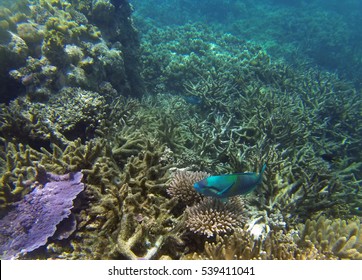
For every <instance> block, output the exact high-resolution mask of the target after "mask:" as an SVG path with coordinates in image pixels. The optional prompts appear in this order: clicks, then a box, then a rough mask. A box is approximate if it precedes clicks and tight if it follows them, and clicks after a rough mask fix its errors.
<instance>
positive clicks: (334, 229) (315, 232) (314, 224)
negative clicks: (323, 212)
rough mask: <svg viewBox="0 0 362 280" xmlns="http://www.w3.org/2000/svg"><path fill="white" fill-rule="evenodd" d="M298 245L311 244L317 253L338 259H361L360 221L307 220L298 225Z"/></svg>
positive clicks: (361, 237)
mask: <svg viewBox="0 0 362 280" xmlns="http://www.w3.org/2000/svg"><path fill="white" fill-rule="evenodd" d="M299 229H300V240H298V243H297V244H299V245H301V246H306V245H308V244H310V243H311V244H313V245H314V246H315V247H316V248H317V249H318V251H319V252H321V253H323V254H324V255H326V256H336V257H338V258H339V259H359V260H360V259H362V231H361V222H360V220H352V221H345V220H341V219H335V220H329V219H327V218H326V217H325V216H320V217H319V218H318V220H307V222H306V223H305V225H300V226H299Z"/></svg>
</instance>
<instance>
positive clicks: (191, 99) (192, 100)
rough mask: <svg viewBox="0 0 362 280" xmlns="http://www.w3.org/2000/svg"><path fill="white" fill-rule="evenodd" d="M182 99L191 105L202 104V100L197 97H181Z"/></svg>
mask: <svg viewBox="0 0 362 280" xmlns="http://www.w3.org/2000/svg"><path fill="white" fill-rule="evenodd" d="M182 98H183V99H184V100H185V101H186V102H187V103H190V104H192V105H200V104H201V103H202V99H201V98H200V97H197V96H182Z"/></svg>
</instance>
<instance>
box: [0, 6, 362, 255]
mask: <svg viewBox="0 0 362 280" xmlns="http://www.w3.org/2000/svg"><path fill="white" fill-rule="evenodd" d="M35 2H36V3H37V5H29V9H28V10H24V11H22V12H21V14H19V15H17V16H15V15H16V14H15V12H14V11H13V10H12V9H10V8H9V9H7V10H3V11H2V12H1V14H0V15H1V18H0V19H1V21H0V22H1V28H2V29H0V30H1V31H0V32H2V33H3V35H6V36H3V37H2V38H4V39H8V40H10V39H11V38H12V37H11V36H10V35H11V34H14V36H16V37H13V39H14V40H15V39H17V40H18V41H17V42H18V43H19V44H18V45H17V46H18V47H24V49H21V48H18V49H17V51H19V52H18V53H17V54H21V55H22V57H21V58H22V59H20V60H19V62H20V65H16V66H14V65H13V64H12V63H13V62H11V61H10V62H9V64H8V65H12V68H11V69H12V71H10V68H9V69H8V68H6V69H5V70H4V73H5V74H6V80H4V83H6V84H7V85H8V86H10V84H9V83H8V82H9V79H11V81H12V82H15V84H16V86H17V88H16V87H15V89H16V90H15V91H14V95H10V94H7V95H6V96H7V97H9V99H6V100H2V101H4V102H5V103H6V104H1V105H0V106H1V107H0V210H1V215H2V216H6V215H7V214H9V213H11V211H12V209H13V207H16V205H19V204H20V203H21V201H24V199H27V198H28V197H29V196H31V195H32V194H33V189H32V187H31V186H30V185H29V184H28V183H27V182H32V181H34V180H35V177H36V171H37V169H38V168H39V167H40V166H43V167H44V168H45V170H47V172H51V173H55V174H66V173H69V172H79V171H81V172H82V174H83V181H84V184H85V185H86V189H85V190H84V191H83V192H82V193H81V194H80V195H79V197H78V198H79V202H80V203H79V205H77V207H75V209H74V211H72V215H70V218H69V219H70V220H69V221H68V226H69V228H64V229H63V231H62V232H59V233H57V234H56V235H53V238H48V237H49V236H48V237H47V240H45V241H44V242H41V243H42V245H45V246H40V245H39V246H40V247H39V248H37V249H35V248H34V250H33V251H32V252H31V253H30V252H29V253H28V254H26V255H17V257H19V258H28V259H29V258H41V259H190V258H191V259H199V258H202V259H344V258H352V259H358V258H360V254H361V245H360V233H359V228H360V222H359V220H358V219H360V216H361V213H362V212H361V209H360V205H361V200H362V197H361V183H362V177H361V168H362V165H361V163H360V159H361V157H362V154H361V151H362V149H361V148H362V146H361V143H362V141H361V135H362V127H361V125H360V123H359V122H357V121H356V120H359V119H360V118H361V112H362V102H361V99H360V92H359V91H358V90H356V89H355V88H354V87H353V85H352V84H350V83H348V82H346V81H342V80H340V79H339V78H338V77H337V76H336V75H335V74H332V73H328V72H323V71H320V70H317V69H313V68H306V67H291V66H288V65H286V64H283V63H280V62H277V61H274V60H272V59H271V57H270V56H269V55H268V53H267V52H266V51H265V49H264V48H263V47H261V46H260V45H257V44H255V43H252V42H245V41H243V40H240V39H238V38H237V37H235V36H232V35H231V34H220V33H216V32H212V31H211V29H209V28H206V27H204V26H203V25H202V24H187V25H185V26H178V27H174V28H164V29H157V28H155V29H152V30H150V31H149V32H148V33H147V34H145V36H144V37H143V42H142V48H141V51H142V57H141V58H142V62H143V66H144V67H143V70H142V72H141V71H140V69H139V68H138V66H139V65H138V61H137V59H135V60H133V58H137V57H138V44H139V42H138V38H137V36H136V33H135V32H136V31H135V29H134V28H133V24H132V20H131V19H130V17H129V16H130V13H131V8H130V5H128V3H127V2H126V1H107V0H100V1H92V2H91V1H77V0H74V1H70V2H66V1H47V0H42V1H39V2H37V1H35ZM35 2H34V3H35ZM95 13H97V14H95ZM98 13H99V14H98ZM104 14H108V15H110V17H105V16H103V15H104ZM113 14H117V15H119V17H112V15H113ZM101 15H102V16H101ZM13 17H14V19H13ZM29 34H33V35H32V36H31V37H30V36H28V35H29ZM8 43H9V41H6V40H4V41H1V48H2V49H1V50H2V51H4V53H5V52H8V53H9V52H10V50H11V48H10V46H9V45H8ZM20 43H21V44H20ZM14 46H15V45H14ZM26 48H27V50H26ZM20 50H24V52H21V51H20ZM25 50H26V52H25ZM25 53H26V55H25ZM1 59H6V58H1ZM4 61H5V60H4ZM4 65H5V64H4ZM1 70H2V71H3V67H2V69H1ZM9 71H10V72H9ZM8 74H9V75H8ZM140 74H142V76H143V78H144V80H145V85H146V87H147V92H148V94H144V95H143V96H142V98H138V99H134V98H130V96H134V97H136V96H137V97H139V96H140V95H141V93H143V92H144V91H142V90H141V87H142V83H138V81H139V80H138V79H139V78H140V77H139V75H140ZM2 77H3V76H2ZM4 77H5V76H4ZM4 79H5V78H4ZM7 90H8V89H7ZM4 92H5V91H4ZM19 95H21V96H19ZM1 96H2V95H1ZM13 99H14V100H13ZM326 155H328V156H326ZM263 163H266V164H267V166H268V167H267V170H266V172H265V180H263V183H262V184H261V185H260V186H258V187H257V188H256V190H255V191H254V192H253V193H251V194H249V195H247V196H245V197H243V198H242V201H240V200H239V199H240V198H235V199H232V200H229V201H219V200H215V199H209V198H202V197H201V196H200V195H199V194H198V193H196V192H195V190H194V189H193V184H194V182H195V181H198V180H200V179H203V178H204V177H206V176H207V175H208V174H212V175H214V174H224V173H238V172H247V171H250V172H255V171H256V172H257V171H259V169H260V166H262V164H263ZM175 170H176V171H175ZM76 174H78V173H76ZM321 215H324V216H325V217H326V218H319V217H320V216H321ZM60 216H61V215H60ZM75 220H76V221H77V224H74V223H73V222H74V221H75ZM301 223H302V224H305V226H300V224H301ZM337 229H338V230H337ZM53 233H54V232H53ZM53 233H52V234H53ZM70 234H71V235H70ZM58 237H59V238H60V239H61V238H63V239H61V240H58V239H57V238H58ZM67 237H68V238H67ZM15 254H16V253H15Z"/></svg>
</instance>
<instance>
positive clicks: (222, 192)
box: [217, 183, 234, 197]
mask: <svg viewBox="0 0 362 280" xmlns="http://www.w3.org/2000/svg"><path fill="white" fill-rule="evenodd" d="M233 185H234V183H232V184H230V186H228V187H227V188H225V189H223V190H222V191H219V192H218V193H217V195H219V196H221V197H222V196H224V194H225V193H227V192H228V191H229V190H230V189H231V187H232V186H233Z"/></svg>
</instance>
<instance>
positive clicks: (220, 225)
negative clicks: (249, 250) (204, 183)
mask: <svg viewBox="0 0 362 280" xmlns="http://www.w3.org/2000/svg"><path fill="white" fill-rule="evenodd" d="M243 208H244V205H243V202H242V201H241V200H240V199H238V198H234V199H231V200H229V201H227V202H222V201H221V200H218V199H215V198H204V199H203V200H201V202H200V203H198V204H196V205H195V206H192V207H187V208H186V214H187V218H186V221H185V224H186V227H187V228H188V229H189V230H190V231H191V232H194V233H197V234H200V235H206V236H207V237H212V236H215V235H223V234H231V233H232V232H233V231H234V230H235V229H237V228H240V227H241V226H242V225H243V223H244V217H243V216H242V212H243Z"/></svg>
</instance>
